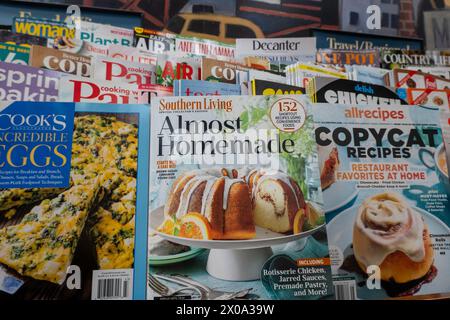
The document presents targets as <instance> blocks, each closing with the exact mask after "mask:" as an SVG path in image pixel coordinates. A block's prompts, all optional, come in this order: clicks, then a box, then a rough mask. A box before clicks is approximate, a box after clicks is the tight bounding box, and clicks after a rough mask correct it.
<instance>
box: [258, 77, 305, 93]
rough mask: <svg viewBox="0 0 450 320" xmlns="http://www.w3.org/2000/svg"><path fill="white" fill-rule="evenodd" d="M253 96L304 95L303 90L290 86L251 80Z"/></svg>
mask: <svg viewBox="0 0 450 320" xmlns="http://www.w3.org/2000/svg"><path fill="white" fill-rule="evenodd" d="M251 85H252V91H251V95H253V96H271V95H285V94H304V93H305V89H304V88H300V87H296V86H291V85H288V84H284V83H279V82H273V81H265V80H260V79H256V80H252V83H251Z"/></svg>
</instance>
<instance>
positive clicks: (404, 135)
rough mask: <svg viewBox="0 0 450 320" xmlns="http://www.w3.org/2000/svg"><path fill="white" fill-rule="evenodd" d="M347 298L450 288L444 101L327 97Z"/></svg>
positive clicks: (334, 213) (322, 151)
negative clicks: (356, 102)
mask: <svg viewBox="0 0 450 320" xmlns="http://www.w3.org/2000/svg"><path fill="white" fill-rule="evenodd" d="M314 120H315V123H316V129H315V133H316V142H317V144H318V149H319V160H320V175H321V186H322V189H323V198H324V203H325V212H326V220H327V233H328V243H329V248H330V257H331V262H332V271H333V280H334V284H335V294H336V298H337V299H356V298H357V299H385V298H400V297H409V296H422V295H429V294H437V293H447V292H450V269H449V268H448V266H449V263H450V254H449V250H450V229H449V226H450V204H449V192H450V183H449V178H448V172H447V167H446V162H445V158H444V157H445V151H444V144H443V138H442V133H441V129H440V126H439V110H437V109H431V108H427V107H420V106H406V105H405V106H394V105H368V106H363V107H361V106H352V105H337V104H317V105H315V108H314Z"/></svg>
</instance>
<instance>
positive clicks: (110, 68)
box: [92, 57, 156, 86]
mask: <svg viewBox="0 0 450 320" xmlns="http://www.w3.org/2000/svg"><path fill="white" fill-rule="evenodd" d="M92 65H93V66H94V68H93V73H92V78H93V79H96V80H107V81H114V82H115V83H121V82H123V83H129V84H137V85H138V86H140V85H149V84H155V83H156V66H154V65H152V64H142V63H138V62H130V61H126V60H122V59H115V58H110V57H95V58H94V60H93V63H92Z"/></svg>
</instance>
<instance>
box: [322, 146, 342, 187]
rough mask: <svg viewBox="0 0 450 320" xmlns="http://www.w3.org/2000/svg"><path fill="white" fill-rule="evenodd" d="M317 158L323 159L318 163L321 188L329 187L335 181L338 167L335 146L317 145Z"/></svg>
mask: <svg viewBox="0 0 450 320" xmlns="http://www.w3.org/2000/svg"><path fill="white" fill-rule="evenodd" d="M318 152H319V159H325V161H322V162H321V163H320V184H321V187H322V190H325V189H327V188H329V187H330V186H331V185H332V184H333V183H335V182H336V179H337V178H336V174H337V171H338V169H339V165H340V161H339V153H338V150H337V148H336V146H329V147H318Z"/></svg>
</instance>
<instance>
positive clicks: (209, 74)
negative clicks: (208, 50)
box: [201, 57, 248, 84]
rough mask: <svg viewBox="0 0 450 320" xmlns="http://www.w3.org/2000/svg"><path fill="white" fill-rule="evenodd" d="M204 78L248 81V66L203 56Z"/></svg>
mask: <svg viewBox="0 0 450 320" xmlns="http://www.w3.org/2000/svg"><path fill="white" fill-rule="evenodd" d="M201 70H202V80H205V81H217V82H223V83H231V84H240V83H242V82H247V81H248V68H246V67H245V66H243V65H241V64H238V63H233V62H228V61H222V60H216V59H209V58H206V57H204V58H202V66H201Z"/></svg>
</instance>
